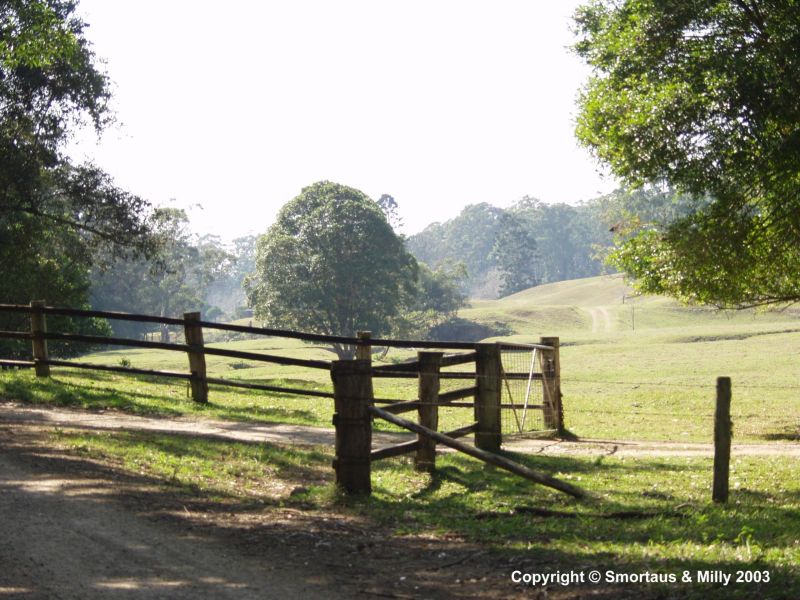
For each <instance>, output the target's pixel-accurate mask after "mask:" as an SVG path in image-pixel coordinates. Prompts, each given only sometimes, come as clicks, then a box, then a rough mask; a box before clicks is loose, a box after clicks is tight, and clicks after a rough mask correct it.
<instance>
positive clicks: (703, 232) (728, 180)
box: [575, 0, 800, 306]
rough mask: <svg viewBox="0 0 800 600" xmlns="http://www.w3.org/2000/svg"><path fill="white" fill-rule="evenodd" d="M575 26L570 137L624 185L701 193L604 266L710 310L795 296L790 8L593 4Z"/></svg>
mask: <svg viewBox="0 0 800 600" xmlns="http://www.w3.org/2000/svg"><path fill="white" fill-rule="evenodd" d="M575 22H576V26H577V33H578V37H579V39H578V42H577V43H576V44H575V50H576V52H577V54H578V55H579V56H581V57H582V58H583V59H584V60H585V61H586V62H587V64H589V66H591V67H592V68H593V72H592V76H591V77H590V79H589V81H588V82H587V83H586V85H585V87H584V89H583V91H582V94H581V96H580V99H579V102H578V106H579V111H580V112H579V115H578V118H577V127H576V133H577V136H578V138H579V140H580V141H581V142H582V143H583V144H584V145H586V146H587V147H588V148H590V149H591V150H592V151H593V152H594V154H595V155H596V156H597V158H598V159H600V160H601V161H603V162H605V163H607V164H608V165H609V166H610V167H611V169H612V171H613V172H614V173H615V174H616V175H618V176H619V177H621V178H622V179H623V180H625V181H626V182H627V183H629V184H631V185H633V186H641V185H645V184H655V185H659V184H663V183H666V184H669V185H670V186H672V187H673V188H675V189H676V190H678V191H680V192H684V193H687V194H689V195H693V196H695V197H698V198H711V201H710V202H705V201H703V202H702V203H698V204H697V206H696V208H695V210H694V214H693V215H691V216H689V217H687V218H685V219H681V220H678V221H676V222H675V223H674V224H673V225H672V226H671V227H669V228H667V230H666V231H664V232H663V235H661V236H660V237H659V241H658V243H657V244H655V243H654V240H653V239H652V237H651V236H650V234H647V235H644V236H643V237H642V238H641V239H639V240H637V241H633V240H632V241H630V242H628V245H627V247H626V248H623V249H622V250H620V251H619V252H618V253H617V254H616V255H615V257H616V258H615V260H617V261H618V262H617V264H618V265H619V266H623V265H624V267H623V268H626V269H631V270H630V271H629V272H630V274H631V275H635V276H639V277H645V278H646V279H647V280H648V283H641V285H642V287H643V289H650V288H652V289H658V290H661V291H667V292H668V293H672V294H674V295H676V296H678V297H681V298H684V299H689V300H694V301H702V302H710V303H713V304H718V305H720V306H740V305H748V304H764V303H772V302H784V301H787V300H797V299H800V295H797V292H796V289H797V285H796V282H797V281H799V280H800V270H798V268H797V260H796V256H795V252H796V250H795V249H796V248H797V246H798V244H799V243H800V228H798V227H796V226H790V227H787V226H786V225H787V220H788V221H789V222H792V220H791V218H790V217H789V215H796V214H798V213H800V181H798V176H797V173H800V152H795V151H794V150H795V149H796V146H797V141H796V139H797V137H798V133H797V132H798V131H799V130H800V129H799V128H798V123H800V104H798V102H797V98H798V97H800V63H798V62H797V61H796V60H795V58H796V57H797V56H798V55H800V6H798V5H797V4H796V3H791V2H754V1H751V0H698V1H696V2H684V1H683V0H659V1H656V0H621V1H620V2H615V3H611V2H599V1H596V2H592V3H590V4H587V5H586V6H584V7H582V8H581V9H580V10H579V11H578V12H577V13H576V17H575ZM648 253H649V260H645V258H646V255H648ZM636 257H638V258H636ZM644 265H650V267H648V268H646V269H644V270H642V269H643V266H644ZM656 265H657V266H658V268H657V269H656V271H657V272H658V273H661V275H659V276H656V275H655V272H656V271H653V268H651V267H655V266H656ZM778 265H779V266H778ZM667 271H671V273H670V274H669V276H667V274H666V273H667ZM645 273H647V275H645ZM656 281H658V282H660V283H658V284H657V283H656Z"/></svg>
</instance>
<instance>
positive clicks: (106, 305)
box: [91, 208, 233, 341]
mask: <svg viewBox="0 0 800 600" xmlns="http://www.w3.org/2000/svg"><path fill="white" fill-rule="evenodd" d="M153 228H154V233H153V236H154V238H155V240H156V241H157V248H158V253H157V254H155V255H154V256H153V257H151V258H150V259H147V258H145V257H138V258H133V259H130V258H129V259H119V260H116V261H114V262H109V263H108V264H105V265H103V266H102V267H95V269H94V270H93V273H92V294H91V295H92V297H91V301H92V306H94V307H95V308H97V309H102V310H122V311H124V312H141V313H146V314H156V315H160V316H162V317H163V316H179V315H180V314H181V313H183V312H185V311H189V310H197V309H200V308H202V309H203V310H204V312H205V313H206V317H208V318H211V314H213V313H209V311H211V310H212V309H213V307H212V306H209V305H207V304H206V303H205V299H206V297H207V294H208V290H209V288H210V287H211V285H212V284H213V283H214V282H215V281H216V280H217V279H219V278H221V277H222V276H223V274H224V273H227V272H228V271H230V269H231V262H232V260H233V257H232V256H231V255H230V254H229V253H228V252H227V251H225V249H224V248H222V247H221V244H220V242H219V241H218V240H217V239H215V238H214V237H213V236H204V237H201V238H199V239H196V238H195V236H194V235H193V234H192V233H191V232H190V231H189V220H188V218H187V216H186V213H185V211H183V210H181V209H174V208H159V209H157V210H156V211H155V213H154V216H153ZM217 314H219V313H217ZM113 326H114V331H115V333H117V334H120V335H136V334H141V333H144V332H146V331H148V330H151V329H152V326H151V325H147V324H140V323H129V322H126V321H117V322H114V325H113ZM161 336H162V339H163V340H164V341H167V338H168V328H166V327H162V329H161Z"/></svg>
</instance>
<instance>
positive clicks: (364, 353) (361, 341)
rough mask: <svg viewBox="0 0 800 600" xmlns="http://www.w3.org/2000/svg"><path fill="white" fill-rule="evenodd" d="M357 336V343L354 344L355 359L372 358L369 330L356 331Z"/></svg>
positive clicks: (370, 333)
mask: <svg viewBox="0 0 800 600" xmlns="http://www.w3.org/2000/svg"><path fill="white" fill-rule="evenodd" d="M356 337H357V338H358V345H357V346H356V359H357V360H369V361H371V360H372V344H371V343H370V340H371V339H372V332H371V331H359V332H357V333H356Z"/></svg>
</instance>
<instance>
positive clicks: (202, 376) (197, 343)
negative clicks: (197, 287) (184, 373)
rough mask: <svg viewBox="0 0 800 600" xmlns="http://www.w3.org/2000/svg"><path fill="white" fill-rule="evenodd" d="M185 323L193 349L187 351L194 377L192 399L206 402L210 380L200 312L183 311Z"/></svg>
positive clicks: (184, 329) (185, 332) (186, 335)
mask: <svg viewBox="0 0 800 600" xmlns="http://www.w3.org/2000/svg"><path fill="white" fill-rule="evenodd" d="M183 319H184V321H185V323H184V325H183V332H184V337H185V338H186V344H187V345H188V346H190V347H191V348H192V349H191V350H190V351H189V352H187V354H188V356H189V371H191V373H192V378H191V379H190V380H189V382H190V383H191V386H192V400H194V401H195V402H200V403H203V404H205V403H206V402H208V381H207V380H206V355H205V353H204V352H203V328H202V327H201V326H200V325H198V322H199V321H200V313H199V312H188V313H183Z"/></svg>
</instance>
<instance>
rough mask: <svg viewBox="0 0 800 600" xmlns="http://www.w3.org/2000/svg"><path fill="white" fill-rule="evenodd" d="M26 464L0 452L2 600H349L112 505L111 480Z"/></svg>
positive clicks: (289, 571) (298, 573)
mask: <svg viewBox="0 0 800 600" xmlns="http://www.w3.org/2000/svg"><path fill="white" fill-rule="evenodd" d="M52 464H53V463H51V465H52ZM32 466H34V467H35V465H31V463H30V462H28V463H27V464H26V463H25V461H21V462H20V461H18V460H16V459H15V457H13V456H11V455H3V456H0V520H2V523H3V526H2V527H3V536H2V541H0V565H2V569H0V597H2V598H16V597H18V598H31V599H33V598H36V599H38V598H42V599H65V600H66V599H72V598H75V599H83V600H86V599H91V598H108V599H115V598H125V599H137V598H174V599H177V600H180V599H183V598H186V599H189V598H192V599H197V598H221V599H224V598H237V599H248V598H253V599H255V598H258V599H263V598H277V597H283V598H298V599H299V598H345V597H347V596H345V595H340V593H339V592H338V591H337V586H336V585H335V582H334V581H332V580H330V579H328V580H326V579H325V578H324V577H322V578H321V577H319V576H316V575H315V576H314V577H313V578H312V577H310V576H309V573H308V572H306V571H304V570H303V569H302V567H301V568H300V569H297V568H288V567H287V565H283V566H282V567H281V568H280V569H276V568H275V567H274V566H272V565H268V564H265V562H264V561H262V560H258V559H256V558H254V557H245V556H241V555H240V554H239V553H237V552H236V551H232V550H231V549H230V548H228V547H226V546H225V545H223V544H221V543H220V542H219V541H214V540H212V539H209V538H207V537H198V536H197V535H194V534H193V533H192V531H191V530H185V531H178V530H175V529H174V528H172V527H165V526H164V524H163V523H157V522H153V521H150V520H148V518H147V517H145V516H142V515H139V514H136V512H134V511H130V510H126V509H125V508H123V507H121V506H120V505H118V504H117V503H116V502H113V501H111V497H112V496H113V495H115V494H116V493H117V491H116V490H114V486H113V481H109V480H108V479H105V478H83V477H75V476H74V475H72V474H69V473H65V472H64V471H62V472H60V473H59V472H54V471H53V470H52V469H48V468H44V469H41V468H33V469H32V468H31V467H32ZM42 466H45V465H44V464H40V465H39V467H42Z"/></svg>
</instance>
